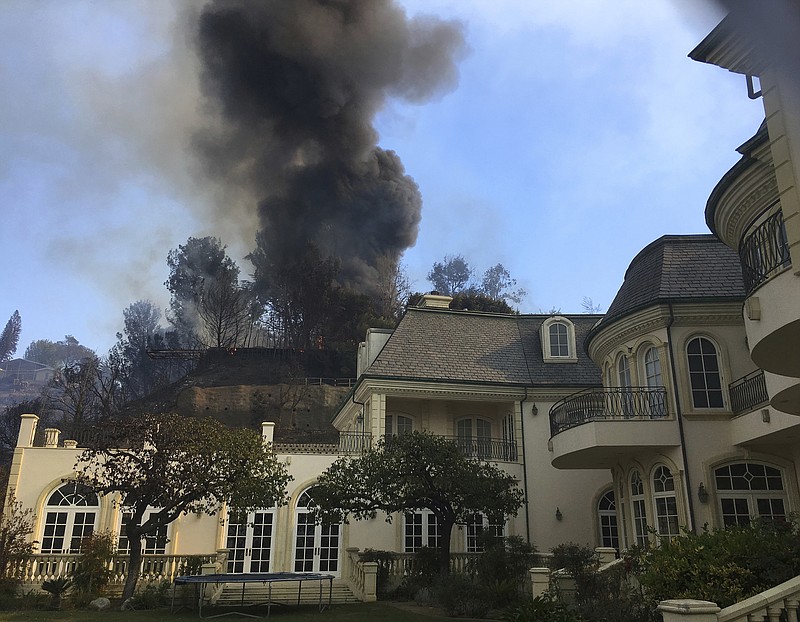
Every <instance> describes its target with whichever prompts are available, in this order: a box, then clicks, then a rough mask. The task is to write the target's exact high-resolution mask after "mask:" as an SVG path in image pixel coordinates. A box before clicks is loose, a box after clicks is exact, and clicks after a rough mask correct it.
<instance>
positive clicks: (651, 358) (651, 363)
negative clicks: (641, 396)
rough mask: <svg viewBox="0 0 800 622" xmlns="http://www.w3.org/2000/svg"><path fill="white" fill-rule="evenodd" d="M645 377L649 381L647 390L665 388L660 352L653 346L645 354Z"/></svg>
mask: <svg viewBox="0 0 800 622" xmlns="http://www.w3.org/2000/svg"><path fill="white" fill-rule="evenodd" d="M644 376H645V378H646V379H647V388H649V389H657V388H659V387H663V386H664V380H663V378H662V377H661V359H660V358H659V357H658V350H657V349H656V348H655V347H652V346H651V347H649V348H647V350H646V351H645V353H644Z"/></svg>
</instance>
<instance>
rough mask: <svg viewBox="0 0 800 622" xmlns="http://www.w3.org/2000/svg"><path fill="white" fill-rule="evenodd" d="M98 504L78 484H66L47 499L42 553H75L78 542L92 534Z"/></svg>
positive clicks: (77, 549) (86, 488)
mask: <svg viewBox="0 0 800 622" xmlns="http://www.w3.org/2000/svg"><path fill="white" fill-rule="evenodd" d="M99 510H100V502H99V500H98V499H97V495H96V494H95V493H94V492H93V491H92V490H91V489H90V488H89V487H88V486H84V485H83V484H79V483H78V482H67V483H66V484H64V485H63V486H61V487H59V488H57V489H56V490H55V491H53V493H52V494H51V495H50V496H49V497H48V499H47V503H46V504H45V508H44V516H45V518H44V531H43V533H42V540H41V542H42V547H41V552H42V553H78V552H79V551H80V549H81V541H82V540H83V539H84V538H86V537H88V536H90V535H91V534H92V532H94V526H95V522H96V521H97V514H98V512H99Z"/></svg>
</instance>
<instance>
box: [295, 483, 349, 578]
mask: <svg viewBox="0 0 800 622" xmlns="http://www.w3.org/2000/svg"><path fill="white" fill-rule="evenodd" d="M313 494H314V489H313V488H309V489H307V490H305V491H304V492H303V494H301V495H300V497H299V498H298V500H297V509H296V510H295V537H294V542H295V546H294V564H293V569H294V571H295V572H324V573H326V574H332V575H334V576H339V553H340V551H339V549H340V544H341V529H342V526H341V525H339V524H331V523H323V524H321V525H319V524H317V523H316V521H315V520H314V513H313V511H312V510H311V507H312V505H313V501H312V495H313Z"/></svg>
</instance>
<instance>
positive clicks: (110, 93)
mask: <svg viewBox="0 0 800 622" xmlns="http://www.w3.org/2000/svg"><path fill="white" fill-rule="evenodd" d="M401 4H403V5H404V6H405V8H406V10H407V12H408V13H409V15H413V14H416V13H419V12H425V13H433V14H435V15H438V16H439V17H441V18H442V19H456V20H459V21H460V22H462V24H463V28H464V32H465V37H466V40H467V45H468V47H469V54H468V55H467V56H466V58H464V59H463V60H462V61H461V62H460V65H459V74H460V76H459V83H458V86H457V87H456V88H455V89H454V90H453V91H451V92H449V93H447V94H445V95H443V96H442V97H440V98H438V99H436V100H435V101H430V102H427V103H424V104H422V105H411V104H407V103H402V102H398V101H390V102H389V104H388V105H387V106H386V108H385V109H384V110H383V111H382V112H381V113H380V114H379V116H378V118H377V120H376V127H377V129H378V132H379V134H380V141H379V144H380V145H381V146H382V147H384V148H389V149H394V150H395V151H396V152H397V153H398V154H399V156H400V157H401V159H402V160H403V162H404V164H405V167H406V171H407V172H408V173H409V174H410V175H412V176H413V177H414V179H415V180H416V181H417V183H418V184H419V186H420V189H421V192H422V196H423V200H424V206H423V211H422V224H421V227H420V233H419V237H418V240H417V244H416V245H415V246H414V247H413V248H411V249H409V250H408V251H407V252H406V255H405V257H404V263H405V265H406V266H407V269H408V272H409V275H410V276H411V279H412V281H413V282H414V287H415V289H418V290H425V289H426V288H428V287H429V286H428V284H427V282H426V280H425V275H426V273H427V271H428V270H429V268H430V266H431V265H432V264H433V262H435V261H438V260H441V259H442V257H444V255H446V254H455V253H460V254H463V255H464V256H465V257H467V258H468V260H469V261H470V263H471V264H472V265H473V266H474V267H475V268H476V269H477V270H478V271H482V270H484V269H486V268H487V267H489V266H490V265H493V264H495V263H497V262H501V263H503V264H504V265H505V266H506V267H507V268H508V269H509V271H510V272H511V273H512V275H513V276H515V277H516V278H517V280H518V282H519V285H521V286H523V287H524V288H525V289H526V290H527V291H528V296H527V298H526V299H525V300H524V301H523V303H522V305H521V310H522V311H523V312H538V311H540V310H547V309H550V308H551V307H558V308H561V309H562V311H564V312H579V311H580V310H581V301H582V299H583V297H584V296H588V297H591V298H592V299H593V300H594V302H595V303H597V304H600V305H602V306H603V307H604V308H607V307H608V305H609V304H610V302H611V300H612V299H613V296H614V294H615V293H616V291H617V289H618V288H619V285H620V284H621V282H622V279H623V276H624V272H625V269H626V268H627V266H628V263H629V262H630V260H631V259H632V258H633V256H634V255H635V254H636V253H637V252H638V251H639V250H640V249H641V248H642V247H644V246H645V245H646V244H648V243H649V242H651V241H652V240H654V239H656V238H658V237H659V236H661V235H663V234H666V233H705V232H707V229H706V227H705V222H704V217H703V209H704V207H705V202H706V200H707V198H708V195H709V193H710V192H711V190H712V188H713V187H714V185H715V184H716V183H717V181H718V180H719V178H720V177H721V176H722V174H723V173H724V172H725V171H726V170H727V169H728V168H729V167H730V166H731V165H733V163H734V162H735V161H736V159H737V157H738V154H736V153H735V151H734V150H735V148H736V147H737V146H738V145H739V144H741V143H742V142H744V141H745V140H746V139H747V138H749V137H750V136H751V135H752V134H753V133H754V132H755V130H756V129H757V127H758V124H759V123H760V121H761V119H762V117H763V109H762V107H761V102H760V101H750V100H748V99H747V96H746V89H745V84H744V81H743V79H742V78H741V77H740V76H736V75H734V74H730V73H728V72H726V71H723V70H721V69H719V68H716V67H712V66H708V65H702V64H699V63H695V62H693V61H691V60H689V59H688V58H687V56H686V55H687V53H688V52H689V51H690V50H691V49H692V48H693V47H694V46H695V45H696V44H697V43H698V42H699V41H700V40H701V39H702V38H703V37H704V36H705V34H706V33H707V32H708V31H709V30H710V29H711V28H712V27H713V26H714V25H715V24H716V22H717V21H718V16H717V15H715V14H713V12H712V11H711V10H710V8H709V7H708V6H706V5H698V3H697V2H695V1H694V0H680V1H678V0H673V1H668V0H651V1H649V2H646V3H644V2H640V1H637V0H616V1H615V2H601V1H599V0H598V1H594V0H561V1H560V2H544V1H540V0H413V1H412V0H405V1H403V2H402V3H401ZM195 6H196V5H195ZM182 8H183V6H182V5H180V4H178V3H167V2H161V1H159V0H125V1H123V0H118V1H114V0H108V1H106V2H102V3H100V2H89V1H78V0H37V1H35V2H30V1H28V0H4V2H3V4H2V8H0V84H2V85H3V89H2V96H0V201H2V203H1V205H2V207H0V210H2V211H0V214H2V219H1V220H0V244H2V249H3V255H4V257H5V259H6V261H5V262H4V266H3V269H1V270H0V302H1V303H2V304H0V322H2V323H4V322H5V321H6V319H7V318H8V317H9V316H10V315H11V313H12V312H13V311H14V310H15V309H19V311H20V314H21V316H22V325H23V332H22V337H21V340H20V348H19V350H18V354H19V355H21V354H22V353H23V352H24V349H25V347H26V346H27V345H28V344H29V343H30V342H31V341H32V340H34V339H40V338H46V339H52V340H58V339H62V338H63V337H64V335H65V334H72V335H74V336H75V337H77V338H78V339H79V341H80V342H81V343H83V344H85V345H87V346H89V347H92V348H95V349H97V351H98V352H99V353H101V354H102V353H105V351H106V350H107V349H108V348H109V347H110V346H111V345H112V344H113V342H114V338H115V337H114V334H115V332H116V331H117V330H120V328H121V324H122V310H123V309H124V308H125V307H126V306H127V305H128V304H130V303H131V302H134V301H136V300H139V299H150V300H153V301H154V302H156V303H157V304H158V305H159V306H160V307H162V308H164V307H165V306H166V305H167V301H168V297H167V292H166V290H165V289H164V287H163V285H162V284H163V282H164V280H165V279H166V276H167V269H166V263H165V258H166V255H167V252H168V251H169V249H171V248H174V247H176V246H177V245H178V244H181V243H183V242H185V241H186V239H187V238H188V237H189V236H202V235H217V236H219V237H221V238H222V239H223V241H224V242H225V243H226V244H227V245H228V246H229V249H230V250H231V253H232V254H233V255H234V256H235V257H236V258H237V259H240V258H241V257H243V256H244V254H246V253H247V252H248V251H249V250H250V244H251V241H252V235H253V231H254V228H253V227H254V223H247V222H245V224H238V225H233V224H232V222H231V220H229V219H226V218H224V217H222V218H220V217H219V215H218V214H219V212H218V211H217V210H214V209H213V206H214V205H215V204H216V205H219V204H220V202H227V201H230V202H231V209H232V210H233V209H237V207H236V202H235V200H233V199H232V197H231V196H230V195H229V194H224V193H221V192H220V191H219V189H216V188H214V187H212V186H211V185H210V184H204V183H203V182H202V180H199V179H198V178H197V176H196V175H194V173H195V172H196V168H195V166H196V164H195V163H194V162H193V160H192V157H191V154H190V152H189V149H188V145H187V144H185V142H186V141H185V137H186V135H187V133H188V132H187V128H191V126H192V123H193V120H194V119H195V118H196V116H197V115H198V114H200V112H201V110H202V108H201V107H202V99H201V98H200V97H199V95H198V87H197V81H196V77H195V76H196V73H197V71H196V69H197V67H196V64H195V59H194V58H193V56H192V53H191V51H190V48H189V47H188V46H187V45H186V42H185V37H184V36H183V35H181V34H180V32H179V31H178V30H177V29H176V27H175V22H176V20H178V19H179V18H180V17H181V16H182V15H183V13H182V10H181V9H182ZM238 220H239V222H241V219H238ZM241 266H242V269H243V272H245V273H246V272H247V271H248V268H249V266H248V264H246V263H245V262H241Z"/></svg>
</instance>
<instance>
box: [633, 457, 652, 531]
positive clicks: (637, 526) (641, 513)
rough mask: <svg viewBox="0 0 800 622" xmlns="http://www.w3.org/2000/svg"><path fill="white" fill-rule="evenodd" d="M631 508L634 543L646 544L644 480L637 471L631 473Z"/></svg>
mask: <svg viewBox="0 0 800 622" xmlns="http://www.w3.org/2000/svg"><path fill="white" fill-rule="evenodd" d="M631 510H632V515H633V535H634V537H635V538H636V544H638V545H639V546H647V544H648V539H647V506H646V503H645V498H644V482H642V476H641V475H639V471H634V472H633V473H631Z"/></svg>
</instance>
